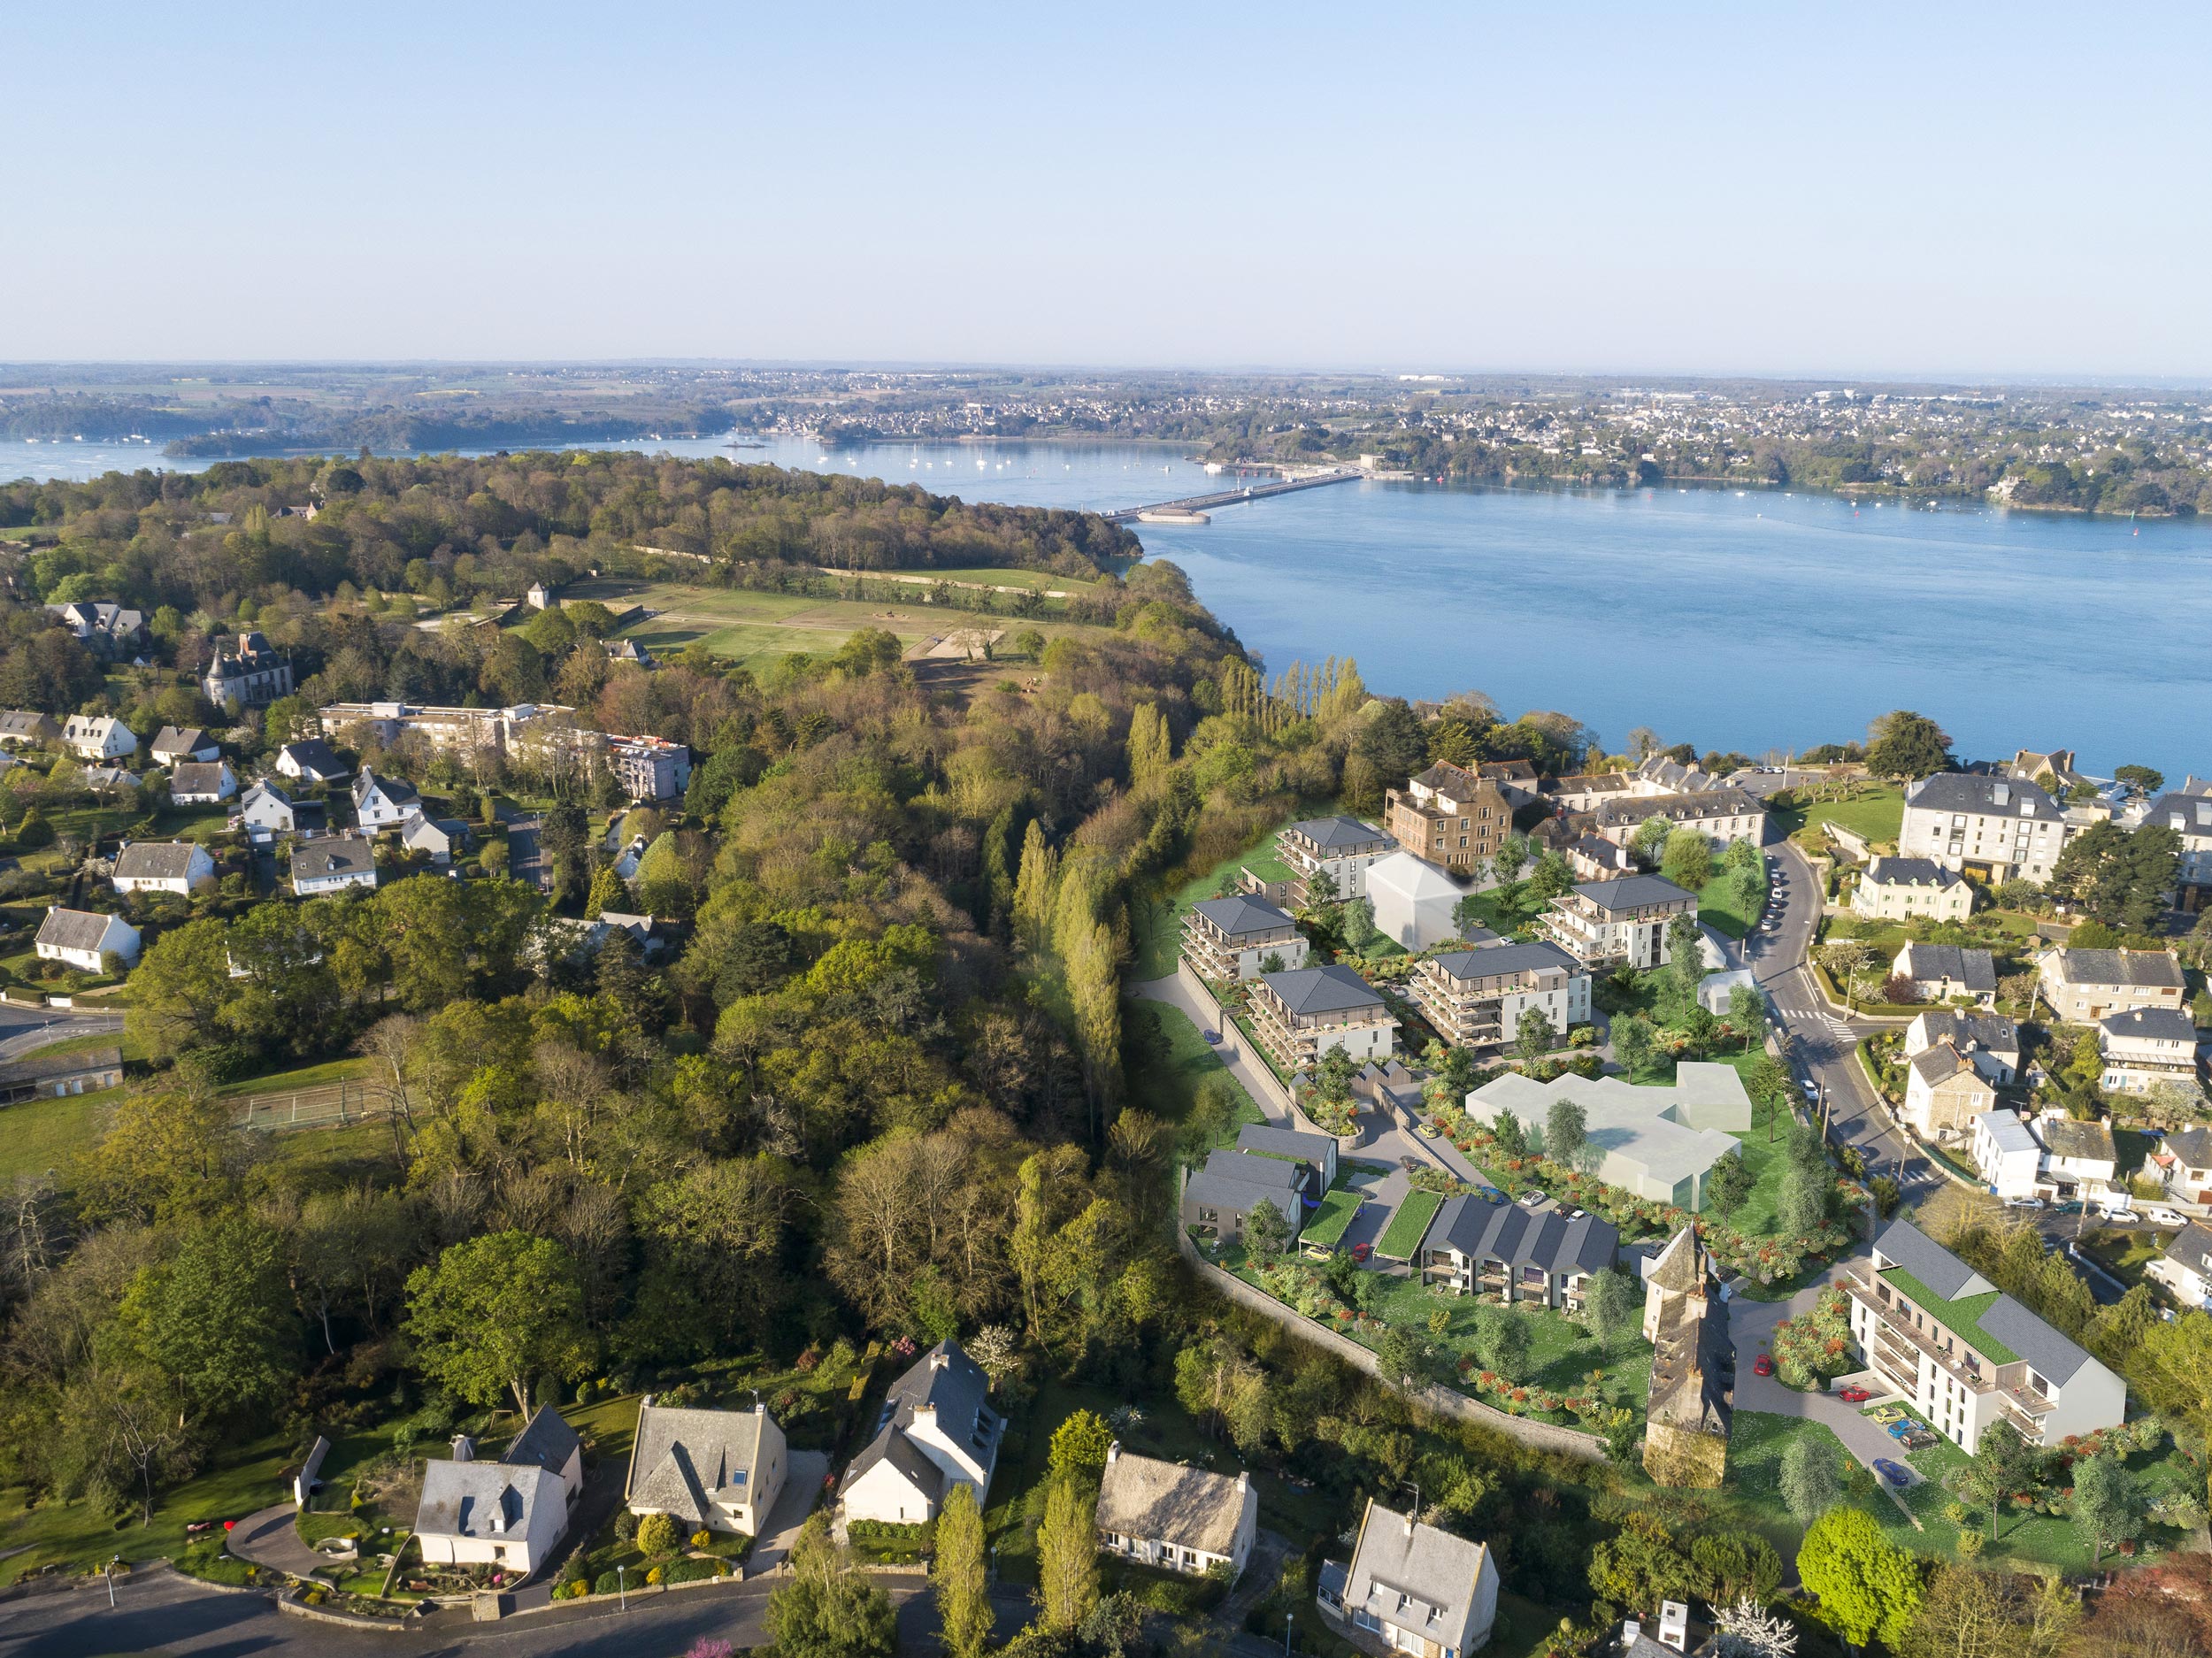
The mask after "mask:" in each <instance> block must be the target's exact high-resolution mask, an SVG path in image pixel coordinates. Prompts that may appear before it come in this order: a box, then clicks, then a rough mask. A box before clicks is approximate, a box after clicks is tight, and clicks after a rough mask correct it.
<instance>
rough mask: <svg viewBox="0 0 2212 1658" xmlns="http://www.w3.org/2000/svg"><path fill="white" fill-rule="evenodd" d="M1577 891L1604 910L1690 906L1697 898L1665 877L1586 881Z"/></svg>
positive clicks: (1631, 877) (1628, 877) (1653, 876)
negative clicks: (1683, 903) (1685, 904)
mask: <svg viewBox="0 0 2212 1658" xmlns="http://www.w3.org/2000/svg"><path fill="white" fill-rule="evenodd" d="M1575 891H1576V892H1577V893H1578V894H1581V895H1582V896H1583V897H1585V898H1587V899H1588V900H1589V901H1590V902H1592V903H1594V904H1595V905H1596V906H1597V907H1598V908H1599V909H1601V910H1642V909H1645V908H1647V907H1648V906H1650V905H1652V904H1672V903H1682V902H1688V903H1690V904H1692V905H1694V904H1695V903H1696V902H1697V894H1695V893H1693V892H1686V891H1684V890H1683V889H1682V888H1681V887H1677V886H1676V885H1675V884H1674V883H1673V882H1672V881H1671V880H1669V879H1667V878H1666V877H1665V876H1663V875H1624V876H1621V877H1620V878H1619V879H1616V880H1609V881H1584V882H1583V883H1582V884H1581V885H1580V886H1578V887H1576V888H1575Z"/></svg>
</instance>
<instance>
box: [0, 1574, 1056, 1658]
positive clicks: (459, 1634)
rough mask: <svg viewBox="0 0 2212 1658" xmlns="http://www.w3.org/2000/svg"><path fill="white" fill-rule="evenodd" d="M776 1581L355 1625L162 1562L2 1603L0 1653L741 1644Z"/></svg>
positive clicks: (1008, 1606)
mask: <svg viewBox="0 0 2212 1658" xmlns="http://www.w3.org/2000/svg"><path fill="white" fill-rule="evenodd" d="M895 1581H896V1583H897V1586H896V1587H892V1588H890V1589H889V1593H890V1594H891V1599H892V1600H893V1602H894V1604H895V1605H896V1606H897V1607H898V1608H899V1647H900V1650H901V1651H902V1652H912V1653H923V1652H929V1651H933V1650H934V1649H935V1647H936V1639H935V1637H936V1610H935V1608H934V1606H933V1603H932V1601H931V1600H930V1597H929V1596H928V1594H927V1593H924V1592H922V1588H921V1585H922V1580H921V1579H920V1578H911V1579H899V1580H895ZM772 1586H773V1580H772V1579H770V1578H760V1579H757V1580H755V1581H753V1582H751V1583H746V1584H739V1585H733V1586H731V1587H729V1588H723V1589H695V1590H689V1591H685V1592H682V1593H674V1594H667V1595H652V1596H641V1597H639V1598H638V1599H637V1600H633V1601H632V1602H631V1603H630V1608H629V1610H628V1611H627V1612H622V1611H618V1610H617V1609H616V1608H612V1607H606V1606H589V1607H577V1608H568V1609H564V1610H560V1611H549V1612H541V1613H536V1614H533V1615H532V1616H527V1617H520V1618H510V1619H507V1620H506V1621H505V1622H503V1623H495V1624H482V1625H477V1624H461V1625H459V1626H458V1627H457V1628H446V1629H440V1630H410V1631H403V1632H392V1633H386V1632H382V1631H359V1632H356V1631H350V1630H346V1629H342V1628H337V1627H334V1626H333V1625H330V1624H326V1623H316V1622H313V1621H311V1620H310V1619H307V1618H302V1617H292V1616H286V1615H285V1614H283V1613H280V1612H279V1611H278V1610H277V1609H276V1607H275V1605H274V1603H273V1601H271V1600H270V1599H269V1598H268V1597H267V1596H266V1595H265V1594H259V1593H239V1592H234V1591H226V1590H220V1589H211V1588H209V1587H207V1586H206V1585H203V1584H198V1583H195V1582H194V1581H193V1580H192V1579H190V1578H188V1577H181V1576H180V1575H179V1574H177V1573H175V1572H173V1571H169V1570H165V1569H160V1568H156V1569H153V1570H146V1571H142V1572H139V1573H137V1574H136V1575H135V1576H134V1577H128V1578H125V1579H120V1580H119V1581H118V1582H117V1584H116V1586H115V1592H116V1607H115V1609H113V1610H112V1611H111V1610H110V1609H109V1608H108V1604H107V1592H106V1591H105V1590H104V1589H103V1588H102V1587H101V1586H100V1585H97V1584H94V1585H91V1586H90V1587H89V1588H79V1589H73V1590H69V1591H66V1592H63V1593H52V1594H35V1595H29V1596H26V1597H25V1598H23V1599H21V1600H14V1601H12V1602H8V1603H6V1604H4V1605H0V1658H100V1655H101V1654H113V1653H142V1652H161V1653H166V1654H180V1655H183V1654H192V1655H194V1658H327V1655H328V1654H351V1653H359V1654H378V1653H390V1654H403V1655H404V1658H428V1655H430V1654H441V1655H442V1654H462V1653H464V1652H472V1653H477V1654H483V1655H484V1658H635V1655H636V1654H663V1653H666V1654H674V1653H680V1652H682V1651H683V1650H684V1649H685V1648H686V1647H687V1646H690V1645H691V1643H692V1642H694V1641H695V1640H697V1639H700V1638H701V1637H703V1636H716V1637H719V1638H720V1639H724V1640H727V1641H730V1642H732V1643H733V1644H734V1645H735V1646H738V1647H739V1648H741V1649H742V1648H745V1647H758V1646H766V1645H767V1644H768V1625H767V1605H768V1594H769V1591H770V1589H771V1588H772ZM887 1587H888V1585H887ZM996 1598H997V1600H998V1614H999V1631H1000V1633H1001V1634H1002V1635H1005V1634H1010V1633H1012V1631H1014V1630H1016V1629H1018V1628H1019V1627H1020V1625H1021V1624H1022V1623H1023V1622H1025V1620H1026V1618H1027V1616H1028V1613H1029V1602H1028V1597H1027V1594H1026V1592H1021V1591H1017V1592H1014V1593H1008V1594H1005V1595H1002V1596H999V1597H996Z"/></svg>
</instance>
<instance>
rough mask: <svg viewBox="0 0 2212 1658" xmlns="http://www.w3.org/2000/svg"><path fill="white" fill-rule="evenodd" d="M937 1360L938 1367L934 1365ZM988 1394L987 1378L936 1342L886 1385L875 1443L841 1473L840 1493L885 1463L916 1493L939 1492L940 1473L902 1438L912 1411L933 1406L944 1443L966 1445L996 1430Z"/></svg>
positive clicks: (956, 1349) (957, 1350) (946, 1343)
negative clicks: (962, 1442) (842, 1487)
mask: <svg viewBox="0 0 2212 1658" xmlns="http://www.w3.org/2000/svg"><path fill="white" fill-rule="evenodd" d="M940 1358H941V1359H942V1361H943V1362H941V1363H940V1362H938V1361H939V1360H940ZM990 1391H991V1380H990V1378H989V1377H987V1376H986V1375H985V1374H984V1373H983V1367H982V1366H981V1365H979V1364H978V1363H977V1362H975V1361H974V1360H973V1359H972V1358H970V1357H969V1356H968V1355H966V1354H965V1353H964V1352H963V1351H961V1347H960V1344H959V1343H958V1342H956V1341H955V1340H953V1339H950V1338H949V1337H948V1338H947V1339H944V1340H942V1341H940V1342H939V1343H938V1344H937V1345H936V1346H935V1347H932V1348H931V1349H930V1350H929V1351H928V1352H926V1353H925V1354H923V1355H922V1356H921V1357H920V1358H918V1359H917V1360H915V1361H914V1362H913V1364H912V1365H911V1366H910V1367H909V1368H908V1370H907V1371H906V1373H905V1374H904V1375H902V1376H901V1377H900V1378H899V1379H898V1380H897V1381H895V1382H894V1383H892V1384H891V1388H890V1391H889V1392H888V1393H886V1394H885V1395H884V1400H883V1414H882V1415H881V1416H879V1417H878V1418H877V1419H876V1435H875V1438H874V1439H871V1440H870V1441H869V1442H868V1444H867V1445H866V1446H865V1447H864V1448H863V1449H862V1450H861V1453H860V1455H857V1456H856V1457H854V1458H853V1460H852V1462H851V1464H850V1465H849V1467H848V1468H847V1469H846V1470H845V1479H844V1485H845V1486H846V1488H847V1489H849V1488H850V1487H851V1485H852V1483H853V1481H855V1480H856V1479H857V1478H860V1476H861V1475H862V1474H864V1473H865V1472H866V1471H867V1470H869V1469H871V1468H872V1467H873V1466H875V1464H876V1463H878V1462H882V1461H884V1460H885V1459H887V1458H888V1459H889V1460H890V1462H892V1464H893V1465H894V1466H895V1467H896V1468H897V1469H898V1470H900V1471H901V1472H902V1473H903V1474H905V1475H906V1477H907V1478H908V1479H909V1480H910V1482H911V1483H912V1484H913V1485H915V1486H916V1488H917V1489H918V1490H920V1491H922V1492H923V1493H926V1494H928V1495H931V1496H934V1495H935V1494H936V1493H938V1492H939V1491H940V1490H941V1487H942V1485H943V1479H944V1476H943V1473H942V1471H941V1470H940V1469H939V1468H938V1466H937V1464H936V1463H935V1462H932V1461H930V1459H929V1458H928V1457H926V1456H925V1455H923V1454H922V1453H921V1451H920V1450H919V1449H918V1448H917V1447H916V1446H915V1445H914V1442H913V1441H912V1440H910V1439H908V1438H907V1437H906V1430H907V1428H908V1426H909V1425H910V1424H911V1423H912V1422H913V1420H914V1412H915V1410H916V1409H917V1408H918V1407H919V1406H923V1405H929V1406H933V1407H934V1408H935V1409H936V1412H937V1424H938V1426H939V1428H940V1429H941V1430H942V1431H943V1432H944V1433H945V1434H946V1435H947V1436H948V1437H949V1438H950V1439H956V1440H959V1439H968V1440H970V1441H971V1443H972V1440H973V1438H974V1437H975V1436H978V1435H982V1434H986V1433H988V1432H996V1431H997V1424H998V1416H997V1413H996V1412H995V1411H993V1410H992V1409H990V1408H989V1406H988V1405H987V1404H986V1402H985V1401H986V1400H987V1399H988V1397H989V1396H990ZM976 1454H977V1455H978V1456H979V1457H981V1456H983V1455H984V1454H983V1451H982V1449H981V1447H977V1451H976ZM986 1461H987V1459H986Z"/></svg>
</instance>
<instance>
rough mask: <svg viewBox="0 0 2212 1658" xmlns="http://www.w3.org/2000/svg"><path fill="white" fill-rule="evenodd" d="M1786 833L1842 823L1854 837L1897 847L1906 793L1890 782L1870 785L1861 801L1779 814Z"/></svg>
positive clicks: (1791, 809)
mask: <svg viewBox="0 0 2212 1658" xmlns="http://www.w3.org/2000/svg"><path fill="white" fill-rule="evenodd" d="M1775 816H1776V818H1777V820H1778V822H1779V824H1780V825H1781V828H1782V832H1783V833H1785V834H1794V833H1797V831H1798V830H1800V829H1801V828H1803V827H1804V826H1805V825H1807V824H1809V823H1815V824H1831V823H1832V824H1839V825H1842V826H1843V827H1844V828H1846V829H1847V830H1849V831H1851V832H1852V833H1854V834H1861V835H1864V836H1865V837H1866V838H1867V839H1868V840H1870V841H1884V842H1887V843H1888V844H1890V845H1892V846H1894V845H1895V844H1896V842H1897V832H1898V830H1899V829H1900V828H1901V826H1902V825H1903V824H1904V821H1905V795H1904V791H1903V790H1901V789H1899V788H1896V787H1893V786H1892V785H1890V784H1887V783H1875V784H1869V785H1868V786H1867V787H1866V789H1865V790H1864V792H1863V793H1862V794H1860V795H1859V796H1858V798H1856V799H1855V800H1847V801H1820V802H1812V803H1810V804H1808V805H1803V806H1793V807H1789V808H1787V809H1786V810H1780V811H1778V812H1777V813H1776V814H1775Z"/></svg>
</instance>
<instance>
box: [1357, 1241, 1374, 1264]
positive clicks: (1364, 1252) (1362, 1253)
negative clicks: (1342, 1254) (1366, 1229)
mask: <svg viewBox="0 0 2212 1658" xmlns="http://www.w3.org/2000/svg"><path fill="white" fill-rule="evenodd" d="M1374 1252H1375V1246H1374V1245H1372V1244H1363V1243H1359V1244H1354V1245H1353V1246H1352V1259H1353V1260H1355V1261H1358V1262H1365V1260H1366V1259H1367V1257H1368V1256H1369V1255H1372V1254H1374Z"/></svg>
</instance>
